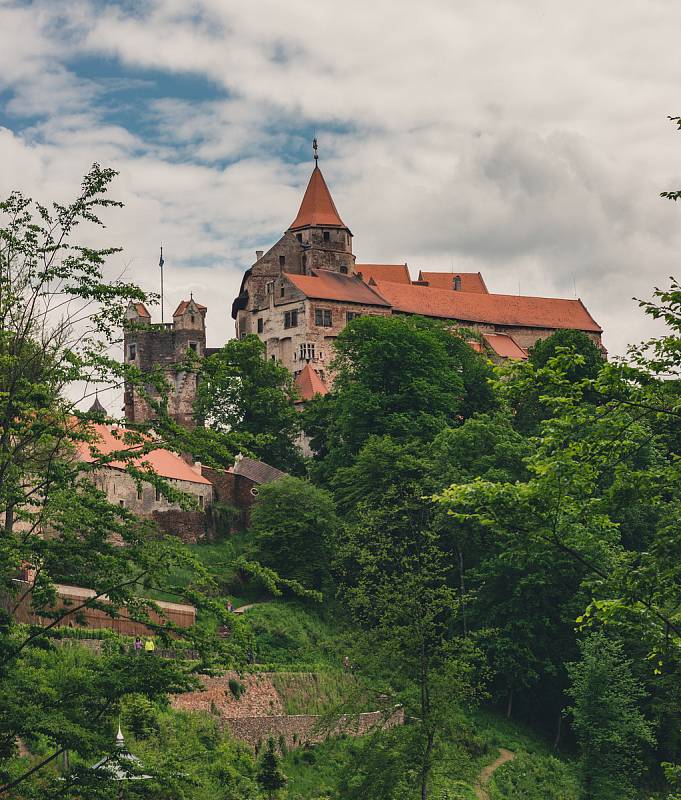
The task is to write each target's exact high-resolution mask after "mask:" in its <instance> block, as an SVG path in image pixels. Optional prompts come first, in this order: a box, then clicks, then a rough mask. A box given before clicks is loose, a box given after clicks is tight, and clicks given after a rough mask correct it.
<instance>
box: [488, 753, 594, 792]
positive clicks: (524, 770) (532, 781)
mask: <svg viewBox="0 0 681 800" xmlns="http://www.w3.org/2000/svg"><path fill="white" fill-rule="evenodd" d="M489 795H490V800H578V798H579V797H580V789H579V782H578V780H577V778H576V775H575V772H574V769H573V768H572V767H571V765H569V764H566V763H565V762H563V761H559V760H558V759H557V758H554V757H553V756H539V755H530V754H528V753H518V754H517V755H516V757H515V759H514V760H513V761H508V762H507V763H506V764H504V765H503V766H501V767H499V769H498V770H496V772H495V773H494V774H493V775H492V779H491V781H490V783H489Z"/></svg>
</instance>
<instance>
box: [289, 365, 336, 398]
mask: <svg viewBox="0 0 681 800" xmlns="http://www.w3.org/2000/svg"><path fill="white" fill-rule="evenodd" d="M295 384H296V386H297V387H298V391H299V392H300V396H301V398H302V399H303V400H312V398H313V397H314V396H315V395H316V394H321V395H325V394H328V393H329V389H328V387H327V385H326V384H325V383H324V381H323V380H322V379H321V378H320V377H319V375H318V373H317V371H316V370H315V369H314V368H313V367H312V366H310V364H305V366H304V367H303V369H302V370H301V371H300V372H299V373H298V375H296V380H295Z"/></svg>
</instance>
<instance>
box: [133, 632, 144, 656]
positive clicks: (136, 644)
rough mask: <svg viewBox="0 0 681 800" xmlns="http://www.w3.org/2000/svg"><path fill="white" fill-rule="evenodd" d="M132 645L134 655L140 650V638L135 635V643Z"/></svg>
mask: <svg viewBox="0 0 681 800" xmlns="http://www.w3.org/2000/svg"><path fill="white" fill-rule="evenodd" d="M133 647H134V648H135V655H136V656H138V655H139V654H140V653H141V651H142V640H141V639H140V637H139V636H135V644H134V645H133Z"/></svg>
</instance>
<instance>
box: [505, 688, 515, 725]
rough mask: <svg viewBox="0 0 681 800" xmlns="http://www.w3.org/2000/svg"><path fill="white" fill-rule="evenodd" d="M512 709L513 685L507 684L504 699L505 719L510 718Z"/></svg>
mask: <svg viewBox="0 0 681 800" xmlns="http://www.w3.org/2000/svg"><path fill="white" fill-rule="evenodd" d="M512 711H513V687H512V686H509V689H508V700H507V701H506V719H511V713H512Z"/></svg>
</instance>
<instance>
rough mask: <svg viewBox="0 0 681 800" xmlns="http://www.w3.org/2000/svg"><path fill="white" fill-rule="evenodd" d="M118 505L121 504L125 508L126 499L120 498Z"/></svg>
mask: <svg viewBox="0 0 681 800" xmlns="http://www.w3.org/2000/svg"><path fill="white" fill-rule="evenodd" d="M118 505H119V506H120V507H121V508H125V500H119V501H118Z"/></svg>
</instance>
